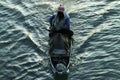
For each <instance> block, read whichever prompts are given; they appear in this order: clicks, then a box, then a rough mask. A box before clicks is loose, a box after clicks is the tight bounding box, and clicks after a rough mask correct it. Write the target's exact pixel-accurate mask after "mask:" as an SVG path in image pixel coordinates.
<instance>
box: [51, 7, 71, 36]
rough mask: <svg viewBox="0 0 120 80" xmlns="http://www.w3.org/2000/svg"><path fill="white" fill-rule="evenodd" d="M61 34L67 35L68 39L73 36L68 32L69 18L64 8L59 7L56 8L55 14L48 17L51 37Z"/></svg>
mask: <svg viewBox="0 0 120 80" xmlns="http://www.w3.org/2000/svg"><path fill="white" fill-rule="evenodd" d="M55 32H61V33H63V34H67V35H68V37H71V36H72V35H73V32H72V31H70V17H69V15H68V14H67V12H66V11H65V8H64V6H62V5H60V6H59V7H58V10H57V13H54V14H53V15H52V16H51V17H50V34H49V36H50V37H51V36H52V34H53V33H55Z"/></svg>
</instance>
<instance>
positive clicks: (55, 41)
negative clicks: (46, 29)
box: [49, 30, 73, 75]
mask: <svg viewBox="0 0 120 80" xmlns="http://www.w3.org/2000/svg"><path fill="white" fill-rule="evenodd" d="M70 32H72V31H68V30H67V31H66V30H60V31H57V32H54V34H52V36H51V37H50V39H49V47H50V48H49V56H50V66H51V70H52V72H53V74H59V75H62V74H67V73H69V66H70V59H71V46H72V42H73V39H72V38H70V37H69V35H68V33H70ZM72 35H73V32H72Z"/></svg>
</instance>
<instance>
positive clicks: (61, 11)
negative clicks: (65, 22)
mask: <svg viewBox="0 0 120 80" xmlns="http://www.w3.org/2000/svg"><path fill="white" fill-rule="evenodd" d="M64 11H65V8H64V6H62V5H60V6H59V7H58V10H57V14H58V17H59V18H60V19H62V18H64Z"/></svg>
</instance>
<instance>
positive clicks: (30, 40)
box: [0, 0, 120, 80]
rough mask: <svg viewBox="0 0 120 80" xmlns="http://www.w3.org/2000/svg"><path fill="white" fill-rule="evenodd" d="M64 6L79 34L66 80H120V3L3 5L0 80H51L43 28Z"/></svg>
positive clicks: (30, 0)
mask: <svg viewBox="0 0 120 80" xmlns="http://www.w3.org/2000/svg"><path fill="white" fill-rule="evenodd" d="M60 3H62V4H64V6H65V8H66V11H67V12H68V13H69V15H70V17H71V29H72V30H73V31H74V33H75V35H74V39H75V41H74V45H73V53H72V59H71V66H70V73H69V76H68V80H120V1H119V0H61V2H60V0H0V80H53V76H52V74H51V73H50V71H49V63H48V54H47V50H48V32H47V31H46V30H45V29H44V28H49V23H48V18H49V16H50V15H51V14H52V13H54V12H55V11H56V9H57V7H58V6H59V4H60Z"/></svg>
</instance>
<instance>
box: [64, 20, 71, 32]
mask: <svg viewBox="0 0 120 80" xmlns="http://www.w3.org/2000/svg"><path fill="white" fill-rule="evenodd" d="M65 29H68V30H69V29H70V18H67V19H66V26H65Z"/></svg>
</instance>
